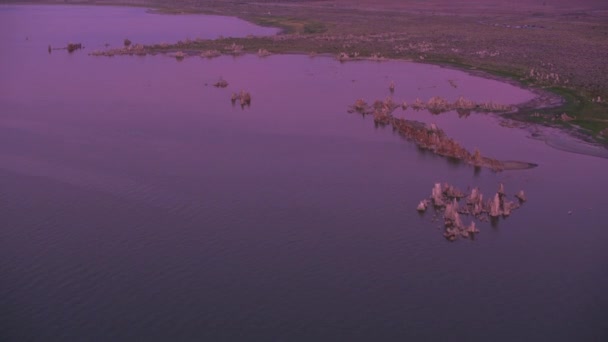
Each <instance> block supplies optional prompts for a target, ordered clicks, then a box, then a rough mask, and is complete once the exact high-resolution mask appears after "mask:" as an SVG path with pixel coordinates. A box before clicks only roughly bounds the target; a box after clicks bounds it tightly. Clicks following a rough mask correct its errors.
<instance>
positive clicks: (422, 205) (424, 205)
mask: <svg viewBox="0 0 608 342" xmlns="http://www.w3.org/2000/svg"><path fill="white" fill-rule="evenodd" d="M428 206H429V201H428V200H422V201H420V203H418V207H416V210H418V211H419V212H425V211H426V208H427V207H428Z"/></svg>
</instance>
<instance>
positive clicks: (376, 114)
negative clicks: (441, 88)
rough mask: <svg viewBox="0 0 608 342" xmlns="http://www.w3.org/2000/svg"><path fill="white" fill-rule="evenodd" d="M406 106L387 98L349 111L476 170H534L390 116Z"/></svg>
mask: <svg viewBox="0 0 608 342" xmlns="http://www.w3.org/2000/svg"><path fill="white" fill-rule="evenodd" d="M461 102H462V103H463V106H466V105H467V104H466V100H464V99H463V100H461ZM446 103H447V102H445V101H444V100H441V99H439V98H434V100H433V101H432V102H431V106H432V108H435V109H440V108H443V107H444V106H446ZM427 105H428V104H425V103H423V102H422V101H420V100H419V99H416V101H415V102H414V103H413V104H412V105H411V107H412V108H414V109H417V108H421V107H424V108H426V106H427ZM400 106H401V107H402V108H404V107H407V104H405V103H403V104H401V105H399V104H397V103H396V102H394V101H393V99H392V98H391V97H390V96H389V97H387V98H386V99H385V100H384V101H380V100H376V101H375V102H374V103H373V105H371V106H370V105H368V104H367V103H366V102H365V101H364V100H362V99H358V100H357V101H355V104H354V105H352V106H351V108H350V109H349V112H351V113H354V112H357V113H360V114H362V115H363V116H366V115H373V118H374V124H375V125H376V126H387V125H391V126H392V127H393V130H395V131H396V132H398V133H399V135H401V136H402V137H404V138H406V139H408V140H411V141H413V142H414V143H416V144H417V145H418V146H419V147H420V148H422V149H425V150H430V151H432V152H433V153H435V154H438V155H441V156H444V157H449V158H455V159H459V160H462V161H464V162H466V163H468V164H470V165H473V166H476V167H486V168H489V169H492V170H494V171H502V170H505V169H523V168H530V167H534V166H535V165H534V164H531V163H524V162H512V161H509V162H503V161H499V160H496V159H493V158H489V157H484V156H482V155H481V153H480V152H479V150H477V149H476V150H475V152H474V153H471V152H469V151H468V150H466V149H465V148H464V147H462V146H461V145H460V144H459V143H458V142H456V141H455V140H453V139H451V138H450V137H448V136H447V135H446V134H445V132H444V131H443V130H441V129H439V128H438V127H437V125H435V124H430V125H428V124H424V123H421V122H418V121H412V120H406V119H402V118H396V117H394V116H393V115H392V113H393V111H394V110H395V109H396V108H397V107H400Z"/></svg>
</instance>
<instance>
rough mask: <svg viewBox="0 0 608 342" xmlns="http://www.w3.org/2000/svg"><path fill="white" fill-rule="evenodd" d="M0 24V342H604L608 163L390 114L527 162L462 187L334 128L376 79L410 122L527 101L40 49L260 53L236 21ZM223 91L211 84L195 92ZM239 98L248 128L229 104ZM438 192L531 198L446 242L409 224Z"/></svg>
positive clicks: (451, 166) (298, 70) (23, 16)
mask: <svg viewBox="0 0 608 342" xmlns="http://www.w3.org/2000/svg"><path fill="white" fill-rule="evenodd" d="M35 18H38V19H39V20H34V19H35ZM72 20H75V21H78V22H84V23H87V28H86V30H79V32H72V30H71V29H70V28H68V24H69V23H72ZM131 20H133V21H136V22H140V23H146V24H145V25H144V24H141V25H131ZM210 22H213V25H211V24H209V23H210ZM59 23H65V25H66V26H62V25H61V24H59ZM176 25H180V26H179V28H177V26H176ZM0 28H1V29H0V43H1V44H2V49H0V59H1V60H0V75H1V76H0V274H1V276H0V307H1V308H2V310H0V336H2V337H3V338H2V340H9V341H26V340H44V341H55V340H65V341H85V340H110V341H116V340H130V341H133V340H202V341H221V340H281V341H296V340H302V341H311V340H365V341H370V340H380V341H382V340H384V341H386V340H400V341H403V340H412V341H421V340H445V341H447V340H449V341H456V340H461V341H462V340H467V341H474V340H479V341H482V340H483V341H515V340H521V341H534V340H536V341H540V340H544V341H558V340H561V341H583V340H587V341H589V340H600V339H601V338H602V337H605V334H606V330H605V324H604V323H603V318H604V317H606V314H608V311H607V307H608V295H606V293H605V289H607V288H608V269H607V265H608V250H607V249H606V247H605V246H606V242H607V238H608V229H606V227H608V226H607V224H606V222H608V211H606V210H605V207H606V205H607V204H608V203H607V199H606V194H605V192H606V188H607V187H606V185H607V183H606V175H607V174H608V161H607V160H605V159H599V158H593V157H588V156H583V155H578V154H573V153H566V152H562V151H559V150H556V149H553V148H551V147H549V146H547V145H546V144H544V143H543V142H541V141H538V140H534V139H531V138H529V137H528V136H529V133H528V132H527V131H524V130H519V129H514V128H507V127H503V126H500V125H499V119H497V118H496V117H494V116H491V115H482V114H473V115H471V116H470V117H468V118H466V119H463V118H459V117H458V115H457V114H456V113H446V114H442V115H440V116H433V115H431V114H428V113H426V112H413V111H406V112H400V109H399V110H398V112H397V114H398V115H399V116H403V117H410V118H412V119H416V120H420V121H426V122H436V123H437V124H438V125H439V127H441V128H443V129H444V130H445V131H446V133H447V134H448V135H451V136H453V137H455V138H456V139H457V140H458V141H460V142H461V143H462V144H463V145H464V146H466V147H467V148H469V149H473V148H474V147H479V148H480V150H481V151H482V153H484V154H485V155H488V156H491V157H494V158H498V159H506V160H523V161H528V162H534V163H537V164H538V165H539V166H538V167H537V168H534V169H530V170H520V171H508V172H502V173H492V172H490V171H488V170H481V171H479V172H475V171H474V170H473V168H471V167H470V166H467V165H462V164H458V163H454V162H450V161H448V160H447V159H445V158H442V157H437V156H434V155H432V154H429V153H425V152H422V151H420V150H419V149H417V148H416V147H415V146H414V145H413V144H411V143H409V142H407V141H404V140H402V139H401V138H399V137H398V136H397V135H396V134H394V133H393V132H392V130H391V129H389V128H387V129H376V128H374V125H373V122H372V119H371V118H369V117H368V118H362V117H360V116H358V115H356V114H348V113H347V112H346V110H347V108H348V106H349V105H350V104H352V103H353V102H354V101H355V100H356V99H357V98H360V97H361V98H364V99H367V100H368V101H372V100H374V99H376V98H381V99H382V98H384V97H386V96H388V95H389V91H388V84H389V82H390V81H391V80H394V81H395V84H396V90H395V94H394V98H395V99H396V100H406V101H408V102H410V101H413V100H415V99H416V98H417V97H419V98H421V99H422V100H426V99H428V98H429V97H431V96H436V95H440V96H444V97H446V98H448V99H450V100H455V99H456V98H457V97H458V96H460V95H463V96H466V97H469V98H471V99H473V100H477V101H488V100H493V101H496V102H500V103H519V102H522V101H526V100H528V99H530V98H531V97H532V96H533V95H532V94H530V93H529V92H527V91H525V90H522V89H518V88H515V87H513V86H511V85H507V84H503V83H499V82H496V81H492V80H486V79H480V78H477V77H473V76H470V75H467V74H465V73H463V72H459V71H455V70H449V69H444V68H440V67H436V66H428V65H423V64H413V63H405V62H387V63H373V62H357V63H345V64H340V63H338V62H337V61H335V60H334V59H331V58H324V57H316V58H309V57H307V56H293V55H292V56H271V57H267V58H258V57H257V56H253V55H249V56H243V57H239V58H233V57H220V58H217V59H212V60H207V59H202V58H198V57H193V58H186V59H185V60H184V61H182V62H178V61H176V60H175V59H173V58H170V57H167V56H162V55H158V56H146V57H113V58H106V57H92V56H88V55H87V52H90V50H89V48H87V49H85V50H81V51H75V52H74V53H72V54H68V53H67V51H53V53H52V54H48V53H47V50H46V48H47V45H48V44H53V45H56V44H64V43H66V42H68V41H78V42H82V43H83V44H85V45H87V46H92V45H96V44H103V43H105V42H110V43H111V44H116V45H120V44H121V42H122V39H124V38H126V37H127V36H128V37H129V38H131V39H132V40H133V41H135V42H153V41H162V40H168V41H171V40H175V39H182V38H185V37H187V36H191V37H192V38H195V37H196V36H203V37H215V36H217V35H219V34H223V35H232V34H236V35H247V34H250V33H253V34H268V33H269V31H264V30H265V29H261V28H255V27H253V26H251V25H249V24H246V23H243V22H240V21H237V20H236V19H231V18H217V17H216V18H209V17H204V16H186V17H176V16H162V15H156V14H146V13H145V11H144V10H141V9H128V8H112V7H103V8H99V7H29V6H27V7H26V6H24V7H6V6H4V7H0ZM25 28H27V29H25ZM237 28H238V29H237ZM126 29H129V30H130V31H129V32H126ZM233 29H234V30H235V31H231V32H229V30H233ZM26 37H28V40H26ZM220 77H223V78H224V79H225V80H227V81H228V82H229V86H228V87H227V88H225V89H218V88H215V87H213V86H211V84H213V83H215V82H216V81H217V80H218V79H219V78H220ZM448 80H452V81H453V82H452V83H455V84H457V88H454V87H453V86H452V85H451V84H450V82H448ZM241 89H244V90H247V91H249V92H251V94H252V105H251V107H250V108H245V109H244V110H242V109H241V108H240V107H239V106H232V105H231V103H230V95H231V93H232V92H233V91H239V90H241ZM438 181H441V182H444V181H445V182H450V183H452V184H454V185H456V186H458V187H460V188H463V189H466V188H467V187H468V186H480V187H481V190H482V192H484V193H487V194H490V193H492V192H494V191H496V189H497V186H498V183H499V182H504V183H505V185H506V189H507V192H509V193H510V194H513V193H514V192H515V191H517V190H519V189H520V188H523V189H525V191H526V193H527V195H528V198H529V201H528V202H527V203H526V204H525V205H524V206H523V207H522V208H521V209H519V210H518V211H517V212H515V213H514V214H513V215H512V216H511V217H509V218H508V219H506V220H501V221H500V222H499V224H498V225H497V226H496V227H492V226H491V225H490V224H480V225H478V228H479V229H480V230H481V232H480V233H479V235H478V236H477V238H476V239H475V241H470V240H459V241H456V242H454V243H449V242H447V241H446V240H445V239H444V238H443V237H442V235H441V229H440V223H439V222H434V221H433V220H432V217H433V213H432V211H431V212H427V213H426V214H425V215H423V216H420V215H418V213H417V212H416V210H415V208H416V205H417V204H418V201H420V200H421V199H422V198H424V197H427V196H428V195H430V191H431V188H432V186H433V183H434V182H438ZM568 212H571V214H570V215H569V214H568Z"/></svg>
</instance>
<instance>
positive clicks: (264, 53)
mask: <svg viewBox="0 0 608 342" xmlns="http://www.w3.org/2000/svg"><path fill="white" fill-rule="evenodd" d="M270 55H272V53H270V51H268V50H266V49H259V50H258V56H260V57H266V56H270Z"/></svg>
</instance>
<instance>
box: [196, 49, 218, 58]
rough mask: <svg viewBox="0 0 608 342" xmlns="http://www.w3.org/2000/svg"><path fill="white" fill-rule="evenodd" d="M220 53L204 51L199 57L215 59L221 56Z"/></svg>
mask: <svg viewBox="0 0 608 342" xmlns="http://www.w3.org/2000/svg"><path fill="white" fill-rule="evenodd" d="M221 55H222V53H221V52H219V51H218V50H205V51H203V52H201V57H203V58H215V57H219V56H221Z"/></svg>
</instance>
